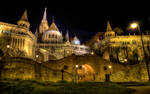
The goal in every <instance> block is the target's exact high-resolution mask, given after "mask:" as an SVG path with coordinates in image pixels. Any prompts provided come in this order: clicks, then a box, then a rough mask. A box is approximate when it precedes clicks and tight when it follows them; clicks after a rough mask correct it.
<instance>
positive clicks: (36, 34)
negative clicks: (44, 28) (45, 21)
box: [35, 28, 38, 37]
mask: <svg viewBox="0 0 150 94" xmlns="http://www.w3.org/2000/svg"><path fill="white" fill-rule="evenodd" d="M35 36H36V37H38V30H37V28H36V31H35Z"/></svg>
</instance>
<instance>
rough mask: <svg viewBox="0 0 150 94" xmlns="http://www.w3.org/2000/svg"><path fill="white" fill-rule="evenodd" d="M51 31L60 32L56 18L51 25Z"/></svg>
mask: <svg viewBox="0 0 150 94" xmlns="http://www.w3.org/2000/svg"><path fill="white" fill-rule="evenodd" d="M49 30H54V31H59V29H58V27H57V26H56V24H55V21H54V17H53V19H52V24H51V25H50V27H49Z"/></svg>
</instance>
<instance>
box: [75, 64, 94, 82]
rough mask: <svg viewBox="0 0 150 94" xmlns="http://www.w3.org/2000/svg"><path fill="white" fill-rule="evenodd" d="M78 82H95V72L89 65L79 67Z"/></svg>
mask: <svg viewBox="0 0 150 94" xmlns="http://www.w3.org/2000/svg"><path fill="white" fill-rule="evenodd" d="M77 75H78V81H80V82H83V81H94V80H95V70H94V69H93V68H92V66H91V65H89V64H84V65H82V66H79V68H78V69H77Z"/></svg>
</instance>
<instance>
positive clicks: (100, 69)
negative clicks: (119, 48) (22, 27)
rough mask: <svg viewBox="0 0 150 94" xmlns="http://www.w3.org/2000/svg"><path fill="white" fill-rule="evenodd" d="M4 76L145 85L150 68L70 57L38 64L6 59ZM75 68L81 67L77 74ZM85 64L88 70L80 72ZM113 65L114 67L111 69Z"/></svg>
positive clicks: (84, 57)
mask: <svg viewBox="0 0 150 94" xmlns="http://www.w3.org/2000/svg"><path fill="white" fill-rule="evenodd" d="M1 65H3V67H2V72H1V77H2V78H11V79H23V80H27V79H31V80H40V81H53V82H56V81H59V80H61V79H62V72H61V70H64V73H63V77H64V80H67V81H72V80H74V79H75V76H78V78H77V79H78V81H98V82H104V81H106V75H109V78H110V81H112V82H144V81H148V75H147V70H146V65H145V64H144V63H141V64H136V65H125V64H118V63H112V62H108V61H106V60H104V59H102V58H100V57H99V56H70V57H67V58H64V59H61V60H57V61H48V62H44V63H41V64H40V63H37V62H35V61H33V60H31V59H23V58H7V59H6V58H5V62H4V61H3V62H2V63H1ZM75 65H78V66H79V67H78V70H77V74H75V73H76V68H75ZM82 65H84V68H85V69H86V70H84V71H83V69H80V66H82ZM110 66H111V68H110Z"/></svg>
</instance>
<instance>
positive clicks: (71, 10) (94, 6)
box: [0, 0, 150, 42]
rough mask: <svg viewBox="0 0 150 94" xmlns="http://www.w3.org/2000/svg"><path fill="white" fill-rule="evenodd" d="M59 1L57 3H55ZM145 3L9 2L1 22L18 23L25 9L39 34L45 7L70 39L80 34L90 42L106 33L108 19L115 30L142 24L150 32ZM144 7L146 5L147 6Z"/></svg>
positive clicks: (3, 5) (1, 7)
mask: <svg viewBox="0 0 150 94" xmlns="http://www.w3.org/2000/svg"><path fill="white" fill-rule="evenodd" d="M54 1H55V2H54ZM148 4H149V3H147V4H146V2H145V3H142V2H138V1H137V2H136V3H135V2H131V1H130V2H128V1H126V2H124V1H120V2H115V1H113V2H110V1H108V0H107V1H105V2H102V0H101V1H100V2H98V1H97V2H96V1H95V2H94V0H93V1H92V0H90V1H84V2H83V1H82V2H81V0H80V1H77V0H76V1H73V0H70V1H66V2H65V1H64V0H62V1H60V0H34V2H33V1H32V2H31V0H30V1H29V0H20V1H18V2H17V3H15V0H12V1H10V0H5V1H3V2H1V5H0V21H3V22H8V23H13V24H16V22H17V21H18V20H19V19H20V18H21V16H22V14H23V12H24V10H25V9H27V10H28V18H29V22H30V23H31V31H32V32H35V29H36V27H38V25H39V24H40V21H41V19H42V16H43V12H44V8H45V7H47V15H48V16H47V19H48V21H49V24H50V23H51V19H52V16H54V17H55V22H56V24H57V26H58V28H59V29H60V30H61V31H62V32H63V34H65V33H66V30H69V33H70V36H71V37H73V36H74V35H77V36H78V37H79V39H80V40H81V41H82V42H83V41H86V40H89V39H90V38H91V37H92V36H93V35H94V34H96V32H105V30H106V25H107V20H109V21H110V24H111V25H112V28H115V27H120V28H122V29H123V30H124V31H125V32H127V30H126V28H127V26H128V24H129V23H130V22H132V21H134V20H136V21H139V22H140V24H141V29H142V30H143V31H144V30H150V7H149V5H148ZM143 5H144V6H143Z"/></svg>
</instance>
